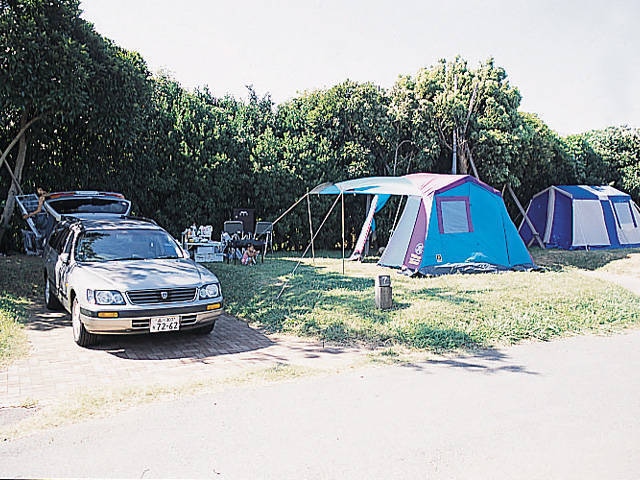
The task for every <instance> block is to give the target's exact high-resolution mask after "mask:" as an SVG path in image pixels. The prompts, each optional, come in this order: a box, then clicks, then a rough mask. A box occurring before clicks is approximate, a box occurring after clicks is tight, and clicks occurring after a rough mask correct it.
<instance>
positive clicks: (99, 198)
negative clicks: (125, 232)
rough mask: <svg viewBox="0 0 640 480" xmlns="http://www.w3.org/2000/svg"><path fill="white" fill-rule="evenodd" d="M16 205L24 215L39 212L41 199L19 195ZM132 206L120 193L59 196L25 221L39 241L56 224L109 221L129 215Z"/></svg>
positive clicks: (80, 192)
mask: <svg viewBox="0 0 640 480" xmlns="http://www.w3.org/2000/svg"><path fill="white" fill-rule="evenodd" d="M16 203H17V204H18V208H19V210H20V213H21V214H22V215H25V214H27V213H29V212H33V211H35V210H36V209H37V208H38V196H37V195H36V194H35V193H32V194H27V195H16ZM130 211H131V202H130V201H129V200H127V199H126V198H125V197H124V195H122V194H121V193H115V192H98V191H73V192H56V193H50V194H48V195H47V197H46V199H45V201H44V204H43V209H42V211H41V212H40V213H38V214H37V215H36V216H34V217H30V218H27V219H26V222H27V224H28V225H29V228H30V229H31V231H33V233H34V234H35V235H36V237H37V238H43V237H46V236H47V235H48V234H49V232H50V230H51V227H52V225H53V223H54V222H52V221H51V219H50V218H43V217H47V216H49V217H52V218H53V220H55V221H56V222H57V221H60V220H61V219H62V218H63V217H65V216H69V217H77V218H108V217H110V216H117V217H122V216H126V215H129V213H130Z"/></svg>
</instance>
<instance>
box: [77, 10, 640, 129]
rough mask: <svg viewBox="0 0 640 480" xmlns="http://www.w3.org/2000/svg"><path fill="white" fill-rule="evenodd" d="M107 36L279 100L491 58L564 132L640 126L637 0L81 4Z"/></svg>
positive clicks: (166, 66)
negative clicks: (456, 61) (347, 83)
mask: <svg viewBox="0 0 640 480" xmlns="http://www.w3.org/2000/svg"><path fill="white" fill-rule="evenodd" d="M80 8H81V9H82V10H83V12H84V13H83V15H82V16H83V18H84V19H85V20H87V21H89V22H91V23H93V24H94V26H95V29H96V30H97V31H98V32H99V33H100V34H101V35H103V36H105V37H107V38H110V39H112V40H113V41H114V42H115V43H117V44H118V45H119V46H121V47H123V48H126V49H127V50H133V51H137V52H139V53H140V54H141V55H142V56H143V58H144V59H145V60H146V62H147V64H148V66H149V68H150V69H151V71H152V72H153V73H158V72H160V71H165V72H169V73H170V74H171V76H172V77H173V78H175V79H176V80H177V81H178V82H180V84H181V85H182V86H183V87H185V88H187V89H189V90H192V89H194V88H196V87H204V86H207V87H208V88H209V90H210V91H211V93H212V94H213V95H215V96H218V97H222V96H224V95H226V94H230V95H232V96H234V97H236V98H243V99H245V98H247V86H248V85H251V86H253V88H254V89H255V91H256V93H257V94H258V95H259V96H263V95H266V94H269V95H270V96H271V98H272V100H273V101H274V102H276V103H282V102H284V101H286V100H289V99H291V98H294V97H296V96H298V95H299V94H300V93H302V92H304V91H307V90H315V89H323V88H330V87H332V86H335V85H337V84H339V83H342V82H344V81H345V80H353V81H357V82H372V83H374V84H376V85H379V86H381V87H383V88H390V87H392V86H393V84H394V83H395V82H396V80H397V79H398V77H399V76H401V75H415V74H416V73H417V72H418V70H420V69H421V68H428V67H430V66H432V65H435V64H436V63H437V62H438V61H439V60H440V59H443V58H444V59H447V60H453V59H454V58H455V57H456V56H457V55H459V56H461V57H462V58H463V59H465V60H467V62H468V64H469V67H470V68H476V67H478V66H479V64H480V63H481V62H483V61H486V60H487V59H489V58H493V59H494V62H495V65H496V66H499V67H502V68H504V70H505V71H506V73H507V75H508V77H507V79H508V80H509V82H510V83H511V85H512V86H515V87H517V88H518V90H519V91H520V94H521V95H522V102H521V105H520V110H521V111H524V112H530V113H535V114H537V115H538V116H539V117H540V118H541V119H542V120H543V121H544V122H545V123H546V124H547V125H548V126H549V127H550V128H551V129H553V130H554V131H556V132H557V133H559V134H560V135H563V136H564V135H569V134H574V133H582V132H586V131H589V130H593V129H602V128H606V127H608V126H619V125H629V126H631V127H634V128H640V61H639V58H638V55H639V54H640V28H638V26H637V23H638V20H640V2H639V1H638V0H606V1H605V0H581V1H576V0H510V1H506V0H485V1H480V0H457V1H456V0H448V1H447V0H440V1H433V0H227V1H222V0H182V1H180V2H177V1H175V0H81V4H80Z"/></svg>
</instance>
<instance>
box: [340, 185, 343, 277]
mask: <svg viewBox="0 0 640 480" xmlns="http://www.w3.org/2000/svg"><path fill="white" fill-rule="evenodd" d="M340 196H341V197H342V274H343V275H344V192H341V194H340Z"/></svg>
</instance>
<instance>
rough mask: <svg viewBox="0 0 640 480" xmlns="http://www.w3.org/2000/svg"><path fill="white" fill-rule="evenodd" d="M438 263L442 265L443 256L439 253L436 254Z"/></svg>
mask: <svg viewBox="0 0 640 480" xmlns="http://www.w3.org/2000/svg"><path fill="white" fill-rule="evenodd" d="M436 262H438V263H442V255H440V254H439V253H436Z"/></svg>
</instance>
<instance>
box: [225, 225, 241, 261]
mask: <svg viewBox="0 0 640 480" xmlns="http://www.w3.org/2000/svg"><path fill="white" fill-rule="evenodd" d="M244 235H245V232H244V224H243V223H242V222H240V221H234V220H229V221H226V222H224V225H223V227H222V237H221V242H222V247H223V252H224V254H225V257H226V258H227V263H229V261H230V260H231V259H232V258H233V262H234V263H235V262H236V260H238V258H241V257H242V248H241V247H240V241H241V240H242V239H243V238H244Z"/></svg>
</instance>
